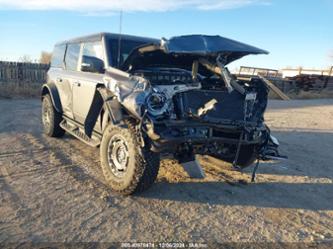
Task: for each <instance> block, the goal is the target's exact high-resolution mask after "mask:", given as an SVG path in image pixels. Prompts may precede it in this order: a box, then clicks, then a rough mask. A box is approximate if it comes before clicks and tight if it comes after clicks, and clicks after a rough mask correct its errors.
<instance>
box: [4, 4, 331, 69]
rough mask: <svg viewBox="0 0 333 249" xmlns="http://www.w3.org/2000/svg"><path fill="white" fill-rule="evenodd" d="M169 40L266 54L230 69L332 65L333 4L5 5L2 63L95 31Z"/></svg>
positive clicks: (245, 59)
mask: <svg viewBox="0 0 333 249" xmlns="http://www.w3.org/2000/svg"><path fill="white" fill-rule="evenodd" d="M121 10H123V25H122V32H123V33H125V34H132V35H139V36H148V37H154V38H161V37H165V38H170V37H172V36H178V35H185V34H207V35H221V36H224V37H228V38H231V39H235V40H238V41H241V42H244V43H247V44H250V45H254V46H256V47H259V48H262V49H265V50H268V51H269V52H270V54H269V55H251V56H247V57H244V58H243V59H241V60H238V61H236V62H233V63H232V64H231V65H229V68H230V69H231V70H235V69H236V68H238V67H239V66H254V67H265V68H273V69H281V68H285V67H299V66H302V67H304V68H328V67H329V66H332V65H333V56H331V57H330V55H333V0H303V1H301V0H294V1H290V0H169V1H168V0H121V1H120V0H85V1H83V0H46V1H45V0H25V1H21V0H0V60H11V61H17V60H19V59H20V58H21V57H22V56H24V55H27V56H30V57H31V58H32V59H36V60H37V59H38V58H39V57H40V53H41V51H49V52H51V51H52V49H53V46H54V44H55V43H56V42H58V41H61V40H65V39H69V38H73V37H77V36H81V35H87V34H91V33H97V32H113V33H118V32H119V13H120V11H121Z"/></svg>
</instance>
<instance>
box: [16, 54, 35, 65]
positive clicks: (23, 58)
mask: <svg viewBox="0 0 333 249" xmlns="http://www.w3.org/2000/svg"><path fill="white" fill-rule="evenodd" d="M19 61H20V62H24V63H32V59H31V57H30V55H27V54H25V55H23V56H21V57H20V58H19Z"/></svg>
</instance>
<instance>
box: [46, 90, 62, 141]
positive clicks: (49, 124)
mask: <svg viewBox="0 0 333 249" xmlns="http://www.w3.org/2000/svg"><path fill="white" fill-rule="evenodd" d="M46 112H47V113H48V114H47V115H48V118H47V121H46V117H45V116H44V115H46ZM61 121H62V116H61V114H60V113H59V112H57V110H56V109H55V108H54V106H53V104H52V100H51V97H50V95H49V94H47V95H45V96H43V101H42V124H43V130H44V133H45V134H46V135H48V136H50V137H62V136H63V135H64V134H65V130H64V129H62V128H61V127H60V122H61Z"/></svg>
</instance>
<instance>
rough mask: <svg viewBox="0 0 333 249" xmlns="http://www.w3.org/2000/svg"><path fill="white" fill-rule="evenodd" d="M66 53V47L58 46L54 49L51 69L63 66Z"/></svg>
mask: <svg viewBox="0 0 333 249" xmlns="http://www.w3.org/2000/svg"><path fill="white" fill-rule="evenodd" d="M65 51H66V45H57V46H55V47H54V50H53V53H52V60H51V67H62V66H63V62H64V56H65Z"/></svg>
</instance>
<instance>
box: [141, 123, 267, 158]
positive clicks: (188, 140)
mask: <svg viewBox="0 0 333 249" xmlns="http://www.w3.org/2000/svg"><path fill="white" fill-rule="evenodd" d="M242 130H243V128H242V126H240V125H219V124H207V123H194V122H186V121H185V122H178V121H176V122H168V123H165V124H163V125H154V126H153V125H151V126H150V127H148V130H147V132H146V133H147V134H148V136H149V137H150V139H151V140H152V150H153V151H155V152H173V151H175V150H177V147H178V145H182V144H191V145H208V144H212V143H219V144H230V145H232V144H234V145H237V144H239V142H241V144H242V145H251V144H252V145H255V144H258V145H260V144H262V143H263V142H264V141H263V134H264V133H265V132H266V127H265V126H264V125H262V126H252V127H251V126H249V127H248V129H247V131H248V132H245V133H243V137H242V138H241V134H242ZM240 139H241V141H240Z"/></svg>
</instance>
